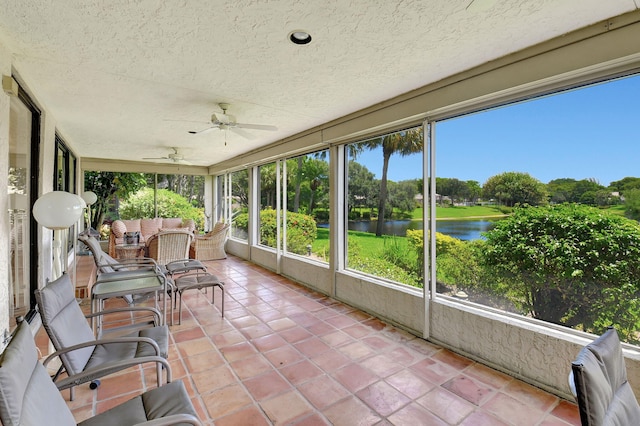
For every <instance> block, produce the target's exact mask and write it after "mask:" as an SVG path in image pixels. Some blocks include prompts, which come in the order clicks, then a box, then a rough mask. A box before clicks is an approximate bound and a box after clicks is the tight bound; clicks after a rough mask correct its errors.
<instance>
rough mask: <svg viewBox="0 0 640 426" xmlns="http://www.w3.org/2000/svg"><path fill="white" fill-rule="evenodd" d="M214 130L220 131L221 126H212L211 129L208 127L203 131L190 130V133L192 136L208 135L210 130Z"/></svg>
mask: <svg viewBox="0 0 640 426" xmlns="http://www.w3.org/2000/svg"><path fill="white" fill-rule="evenodd" d="M213 129H218V130H219V129H220V127H219V126H211V127H207V128H206V129H202V130H189V133H191V134H192V135H199V134H200V133H206V132H208V131H210V130H213Z"/></svg>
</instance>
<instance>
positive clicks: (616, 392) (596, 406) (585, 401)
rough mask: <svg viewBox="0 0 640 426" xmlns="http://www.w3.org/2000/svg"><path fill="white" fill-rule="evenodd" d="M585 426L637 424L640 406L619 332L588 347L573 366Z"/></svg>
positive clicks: (601, 337)
mask: <svg viewBox="0 0 640 426" xmlns="http://www.w3.org/2000/svg"><path fill="white" fill-rule="evenodd" d="M572 370H573V377H574V380H575V385H576V392H577V400H578V406H579V409H580V417H581V419H582V423H583V425H598V426H601V425H623V424H637V422H638V419H640V406H639V405H638V402H637V400H636V398H635V395H634V394H633V390H632V389H631V386H630V385H629V382H628V381H627V370H626V366H625V361H624V356H623V355H622V347H621V345H620V340H619V338H618V333H617V332H616V330H615V329H613V328H610V329H609V330H607V331H606V332H605V333H604V334H603V335H602V336H600V337H599V338H597V339H596V340H594V341H593V343H590V344H589V345H587V346H585V347H584V348H583V349H582V350H581V351H580V353H579V354H578V356H577V358H576V360H575V361H574V362H573V363H572Z"/></svg>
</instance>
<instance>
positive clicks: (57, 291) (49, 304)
mask: <svg viewBox="0 0 640 426" xmlns="http://www.w3.org/2000/svg"><path fill="white" fill-rule="evenodd" d="M72 289H73V283H72V282H71V279H70V278H69V275H68V274H63V275H62V276H61V277H60V278H58V279H57V280H55V281H52V282H50V283H48V284H47V285H46V286H44V287H43V288H41V289H38V290H36V301H37V302H38V309H39V310H40V315H41V318H42V324H43V325H44V328H45V329H46V330H47V334H48V335H49V339H51V343H53V346H54V347H55V348H56V350H60V349H63V348H67V347H69V346H73V345H77V344H80V343H85V342H91V341H93V340H95V337H94V335H93V331H92V330H91V327H89V324H88V322H87V319H86V318H85V317H84V314H83V313H82V310H81V309H80V307H79V306H78V302H77V301H76V298H75V292H74V291H73V290H72ZM93 351H94V347H93V346H89V347H87V348H83V349H78V350H75V351H71V352H69V353H67V354H64V355H62V356H61V359H62V362H63V364H64V367H65V368H66V369H67V371H69V372H70V373H71V374H77V373H79V372H81V371H83V370H84V368H85V365H86V364H87V362H88V360H89V358H90V357H91V355H92V353H93Z"/></svg>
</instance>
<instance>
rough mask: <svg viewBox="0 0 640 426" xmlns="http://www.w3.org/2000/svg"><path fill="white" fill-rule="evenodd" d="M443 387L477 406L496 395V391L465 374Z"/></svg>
mask: <svg viewBox="0 0 640 426" xmlns="http://www.w3.org/2000/svg"><path fill="white" fill-rule="evenodd" d="M442 387H443V388H445V389H447V390H448V391H449V392H451V393H454V394H456V395H458V396H459V397H462V398H464V399H466V400H467V401H469V402H470V403H472V404H474V405H477V406H480V405H482V404H484V403H485V402H486V401H487V400H488V399H489V398H491V396H493V395H494V394H495V389H493V388H491V387H489V386H487V385H485V384H484V383H482V382H479V381H476V380H474V379H472V378H470V377H468V376H465V375H463V374H461V375H459V376H457V377H454V378H453V379H451V380H449V381H448V382H446V383H444V384H443V385H442Z"/></svg>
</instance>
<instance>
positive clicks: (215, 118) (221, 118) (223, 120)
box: [211, 112, 230, 124]
mask: <svg viewBox="0 0 640 426" xmlns="http://www.w3.org/2000/svg"><path fill="white" fill-rule="evenodd" d="M211 122H212V123H214V124H218V123H219V124H229V123H230V120H229V116H228V115H226V114H220V113H217V112H214V113H213V114H211Z"/></svg>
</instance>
